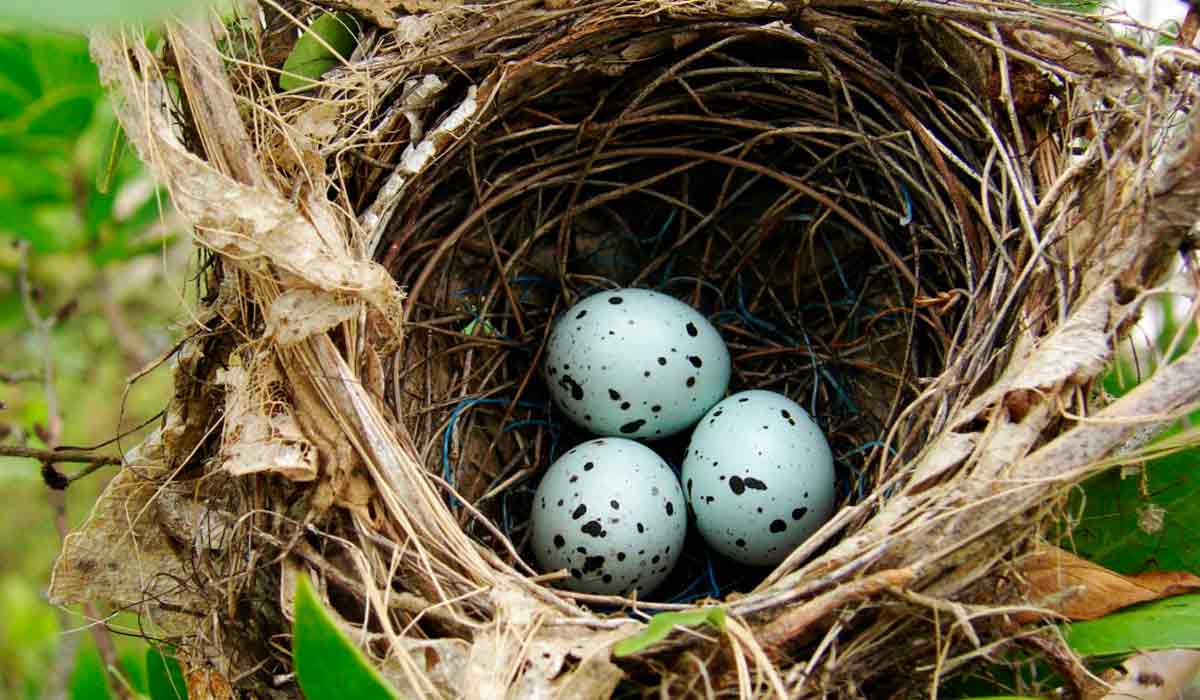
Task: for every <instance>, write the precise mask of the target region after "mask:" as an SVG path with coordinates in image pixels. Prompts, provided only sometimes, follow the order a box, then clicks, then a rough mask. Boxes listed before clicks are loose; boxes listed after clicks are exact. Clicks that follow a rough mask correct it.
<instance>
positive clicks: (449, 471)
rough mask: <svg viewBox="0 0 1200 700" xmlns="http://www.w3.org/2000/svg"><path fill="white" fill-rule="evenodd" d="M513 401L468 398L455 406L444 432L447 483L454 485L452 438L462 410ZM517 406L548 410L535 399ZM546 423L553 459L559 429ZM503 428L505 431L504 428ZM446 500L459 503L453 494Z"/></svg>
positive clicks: (451, 504) (452, 504) (443, 464)
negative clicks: (451, 452) (451, 456)
mask: <svg viewBox="0 0 1200 700" xmlns="http://www.w3.org/2000/svg"><path fill="white" fill-rule="evenodd" d="M512 403H513V402H512V400H511V399H487V398H467V399H463V400H462V401H459V402H458V404H456V405H455V406H454V410H452V411H451V412H450V420H449V421H448V422H447V424H446V432H444V433H442V479H443V480H445V482H446V483H447V484H450V485H451V486H453V485H454V468H453V466H451V464H450V440H451V438H453V437H454V427H455V426H456V425H457V424H458V418H459V416H461V415H462V412H463V411H465V410H467V409H468V408H472V407H474V406H511V405H512ZM517 406H518V407H520V408H528V409H532V410H541V411H546V410H547V407H546V405H545V404H544V403H535V402H533V401H518V402H517ZM546 425H549V426H551V435H552V442H551V446H550V454H551V459H553V457H554V453H555V452H556V451H557V449H558V437H557V435H558V431H557V430H555V429H554V426H553V424H552V423H550V422H548V421H547V422H546ZM501 430H502V431H504V429H503V428H502V429H501ZM446 500H447V502H448V503H449V504H450V506H451V507H452V508H457V507H458V505H459V503H458V499H456V498H454V496H452V495H450V496H447V497H446Z"/></svg>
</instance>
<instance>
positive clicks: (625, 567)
mask: <svg viewBox="0 0 1200 700" xmlns="http://www.w3.org/2000/svg"><path fill="white" fill-rule="evenodd" d="M533 503H534V508H533V514H532V518H531V521H532V524H531V527H532V529H533V536H532V538H531V546H532V548H533V554H534V557H535V558H536V559H537V562H538V564H539V565H540V566H541V568H542V570H543V571H547V572H550V571H558V570H560V569H566V570H567V571H568V572H569V574H570V576H569V578H567V579H564V581H563V585H565V586H566V587H567V588H570V589H572V590H575V591H580V592H584V593H598V594H606V595H624V594H628V593H630V592H632V591H634V590H636V591H638V594H639V596H642V597H644V596H646V595H649V594H650V593H651V592H653V591H654V589H655V588H657V587H658V586H659V585H660V584H661V583H662V582H663V581H664V580H665V579H666V578H667V575H668V574H670V573H671V569H673V568H674V567H675V563H676V562H677V561H679V555H680V553H681V552H682V550H683V541H684V536H685V535H686V533H687V509H686V507H685V506H686V500H685V499H684V495H683V489H682V487H681V486H680V485H679V479H678V478H677V477H676V476H675V473H674V472H673V471H671V468H670V467H669V466H667V463H666V462H664V461H663V459H662V458H661V457H659V456H658V454H657V453H655V452H654V450H652V449H650V448H649V447H646V446H645V445H643V444H641V443H639V442H634V441H633V440H629V439H626V438H614V437H606V438H599V439H596V440H590V441H588V442H585V443H583V444H581V445H579V446H577V447H575V448H573V449H571V450H569V451H567V453H566V454H564V455H563V456H562V457H559V458H558V459H557V460H555V462H554V464H552V465H550V468H549V469H548V470H546V474H545V476H543V477H542V480H541V482H540V483H539V484H538V487H537V491H536V493H535V494H534V500H533Z"/></svg>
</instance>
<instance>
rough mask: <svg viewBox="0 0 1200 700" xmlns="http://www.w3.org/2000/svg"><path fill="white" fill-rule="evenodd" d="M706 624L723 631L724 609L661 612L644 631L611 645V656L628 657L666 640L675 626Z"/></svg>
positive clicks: (708, 608)
mask: <svg viewBox="0 0 1200 700" xmlns="http://www.w3.org/2000/svg"><path fill="white" fill-rule="evenodd" d="M701 624H707V625H710V626H711V627H714V628H716V629H718V630H724V629H725V608H721V607H715V606H714V607H707V608H696V609H695V610H675V611H671V612H661V613H659V614H657V615H655V616H654V617H652V618H650V622H648V623H647V624H646V629H644V630H642V631H641V632H638V633H637V634H635V635H633V636H631V637H627V638H625V639H622V640H621V641H619V642H617V643H616V644H614V645H613V656H618V657H620V656H630V655H632V654H636V653H638V652H639V651H641V650H643V649H645V648H646V647H648V646H650V645H651V644H654V643H656V642H661V641H662V640H664V639H666V637H667V635H668V634H670V633H671V630H672V629H674V628H675V626H676V625H680V626H683V627H691V626H693V625H701Z"/></svg>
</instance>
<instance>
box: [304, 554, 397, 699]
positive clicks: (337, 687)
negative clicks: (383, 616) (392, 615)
mask: <svg viewBox="0 0 1200 700" xmlns="http://www.w3.org/2000/svg"><path fill="white" fill-rule="evenodd" d="M295 613H296V621H295V623H294V624H293V626H292V661H293V662H294V663H295V665H296V679H297V680H298V681H299V682H300V689H301V690H302V691H304V697H305V698H307V700H342V699H343V698H355V700H395V698H396V694H395V692H394V691H393V690H392V688H391V687H390V686H389V685H388V684H387V681H385V680H384V679H383V677H381V676H380V675H379V672H378V671H376V670H375V667H374V666H372V665H371V663H370V662H369V661H368V660H367V659H366V657H364V656H363V655H362V652H360V651H359V650H358V647H356V646H355V645H354V644H353V643H352V642H351V641H350V640H349V639H348V638H347V637H346V635H345V634H343V633H342V631H341V630H340V629H338V626H337V624H336V623H335V622H334V621H333V618H331V617H330V616H329V614H328V613H327V612H326V611H325V608H324V607H323V606H322V605H321V601H319V600H318V599H317V596H316V594H315V593H314V592H313V588H312V584H311V583H309V581H308V577H307V576H304V575H301V576H300V577H299V579H298V580H297V581H296V610H295Z"/></svg>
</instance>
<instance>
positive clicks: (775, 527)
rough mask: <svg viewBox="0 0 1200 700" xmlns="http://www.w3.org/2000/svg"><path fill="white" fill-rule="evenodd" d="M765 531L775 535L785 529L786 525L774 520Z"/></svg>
mask: <svg viewBox="0 0 1200 700" xmlns="http://www.w3.org/2000/svg"><path fill="white" fill-rule="evenodd" d="M767 529H769V530H770V531H771V534H776V535H777V534H779V533H781V532H783V531H784V530H786V529H787V523H785V522H783V521H782V520H779V519H775V520H772V521H771V526H770V527H769V528H767Z"/></svg>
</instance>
